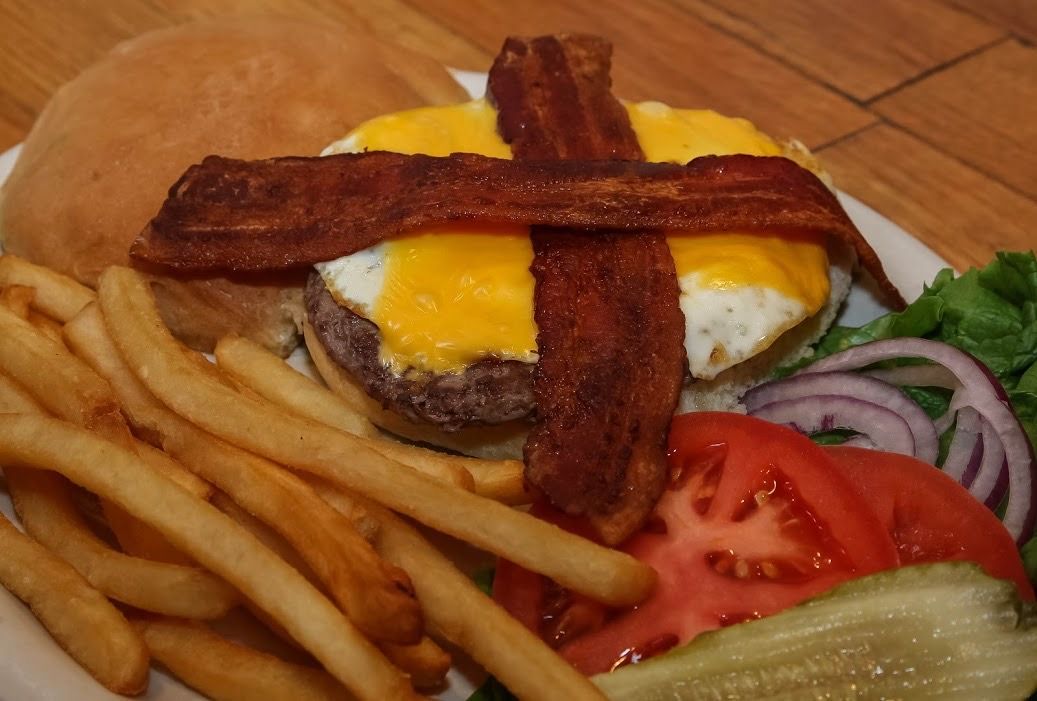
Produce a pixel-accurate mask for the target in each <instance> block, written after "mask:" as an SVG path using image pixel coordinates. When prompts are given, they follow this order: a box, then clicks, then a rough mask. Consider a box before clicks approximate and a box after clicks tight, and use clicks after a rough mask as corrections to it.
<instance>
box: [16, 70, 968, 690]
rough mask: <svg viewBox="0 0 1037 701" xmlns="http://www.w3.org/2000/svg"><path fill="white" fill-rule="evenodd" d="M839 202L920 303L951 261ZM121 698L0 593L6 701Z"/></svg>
mask: <svg viewBox="0 0 1037 701" xmlns="http://www.w3.org/2000/svg"><path fill="white" fill-rule="evenodd" d="M451 72H452V73H453V75H454V77H455V79H457V81H458V82H459V83H460V84H461V85H463V86H464V87H465V89H466V90H468V91H469V93H471V94H472V95H473V96H478V95H481V94H482V93H483V92H484V90H485V86H486V74H485V73H474V72H471V71H451ZM20 150H21V147H20V146H15V147H14V148H12V149H10V150H9V151H7V152H6V153H3V154H0V183H3V181H4V180H5V179H6V178H7V176H8V175H9V174H10V172H11V168H13V167H14V162H15V160H16V159H17V157H18V152H19V151H20ZM839 200H840V201H841V202H842V204H843V206H844V207H845V208H846V211H847V213H848V214H849V215H850V219H852V220H853V222H854V223H855V224H856V225H857V227H858V228H859V229H860V230H861V231H862V232H863V233H864V236H865V238H866V239H868V242H869V243H871V245H872V246H873V247H874V248H875V250H876V251H877V252H878V254H879V257H880V258H881V259H882V262H883V264H884V265H885V268H886V272H887V273H888V274H889V278H890V280H892V281H893V284H895V285H896V286H897V287H898V288H899V289H900V291H901V292H903V294H904V297H905V298H906V299H908V300H911V299H914V298H915V297H917V296H918V293H919V292H921V291H922V285H923V284H924V283H925V282H926V281H928V280H931V279H932V278H933V276H935V275H936V273H937V272H938V271H939V270H940V269H941V268H945V267H948V264H947V263H946V261H944V260H943V259H942V258H940V257H939V256H938V255H936V254H935V253H934V252H933V251H932V250H930V249H929V248H928V247H927V246H926V245H925V244H923V243H922V242H921V241H919V240H918V239H916V238H914V237H912V236H911V235H910V234H908V233H907V232H906V231H904V230H903V229H901V228H900V227H899V226H897V225H896V224H894V223H893V222H891V221H890V220H889V219H886V218H885V217H883V216H882V215H881V214H879V213H878V212H876V211H875V210H873V209H871V208H870V207H868V206H867V205H865V204H864V203H862V202H860V201H858V200H856V199H854V198H853V197H851V196H850V195H847V194H845V193H839ZM2 253H3V249H2V246H0V254H2ZM886 311H887V309H886V307H885V306H883V304H882V302H881V301H880V300H879V298H878V297H877V295H876V293H875V291H874V290H873V288H871V287H870V286H869V285H866V284H861V283H854V286H853V288H852V290H851V291H850V295H849V297H848V298H847V301H846V304H845V306H844V308H843V310H842V312H841V313H840V316H839V318H838V320H837V323H844V324H851V325H860V324H862V323H864V322H866V321H869V320H871V319H874V318H875V317H876V316H879V315H880V314H883V313H884V312H886ZM0 512H2V513H3V514H4V515H5V516H7V517H8V518H10V519H12V520H14V521H15V522H17V520H16V519H15V517H14V511H13V509H12V508H11V501H10V499H9V498H8V496H7V494H6V493H5V492H0ZM470 691H471V684H470V682H469V681H468V680H467V679H465V678H464V677H462V676H461V675H460V674H455V673H452V674H451V687H450V688H449V689H448V690H447V691H446V692H444V693H443V694H442V695H441V696H440V698H441V699H444V701H463V699H465V698H466V697H467V696H468V694H469V693H470ZM120 698H123V697H121V696H116V695H114V694H112V693H110V692H108V691H107V690H105V689H104V688H102V687H101V686H99V685H98V684H97V683H96V682H95V681H94V680H93V679H92V678H91V677H90V676H89V675H88V674H87V673H86V672H84V671H83V670H82V669H80V668H79V666H78V665H76V664H75V663H74V662H73V661H72V660H71V659H70V658H69V657H68V656H66V655H65V653H64V652H62V650H61V649H60V648H59V647H58V646H57V645H56V644H55V643H54V641H53V640H52V639H51V638H50V636H48V635H47V633H46V631H44V630H43V628H42V627H40V625H39V624H38V623H37V622H36V619H35V618H34V617H33V615H32V614H31V613H30V612H29V610H28V609H27V608H25V607H24V606H23V605H22V604H21V603H20V602H19V601H18V600H17V599H15V598H14V597H13V596H11V595H10V594H9V593H7V592H6V591H2V590H0V701H27V700H29V699H33V700H35V699H41V700H43V699H45V700H47V701H113V700H116V699H120ZM140 698H143V699H148V700H149V701H159V700H161V701H197V700H199V699H201V698H202V697H201V696H199V695H198V694H195V693H194V692H192V691H190V690H189V689H187V688H185V687H183V686H181V685H180V684H179V683H178V682H177V681H175V680H173V679H171V678H170V677H169V676H167V675H166V674H163V673H161V672H156V671H152V673H151V683H150V685H149V687H148V693H147V695H146V696H143V697H140Z"/></svg>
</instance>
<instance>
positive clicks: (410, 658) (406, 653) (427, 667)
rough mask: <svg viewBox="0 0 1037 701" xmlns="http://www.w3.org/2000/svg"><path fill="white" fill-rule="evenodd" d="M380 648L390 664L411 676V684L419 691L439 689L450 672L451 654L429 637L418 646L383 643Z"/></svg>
mask: <svg viewBox="0 0 1037 701" xmlns="http://www.w3.org/2000/svg"><path fill="white" fill-rule="evenodd" d="M378 647H379V648H380V649H381V651H382V652H384V653H385V656H386V657H388V658H389V661H390V662H392V663H393V664H394V665H396V666H397V667H399V668H400V669H402V670H403V671H404V672H406V673H407V675H408V676H410V681H411V683H412V684H413V685H414V686H415V687H417V688H418V689H437V688H439V687H440V686H442V685H443V682H444V681H445V680H446V675H447V672H449V671H450V665H451V662H452V660H451V659H450V653H448V652H447V651H446V650H444V649H443V648H441V647H440V646H439V645H437V644H436V642H435V641H434V640H432V638H430V637H428V636H427V635H426V636H425V637H423V638H422V639H421V640H420V641H419V642H418V643H417V644H416V645H394V644H392V643H383V644H381V645H379V646H378Z"/></svg>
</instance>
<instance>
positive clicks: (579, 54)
mask: <svg viewBox="0 0 1037 701" xmlns="http://www.w3.org/2000/svg"><path fill="white" fill-rule="evenodd" d="M611 54H612V47H611V45H610V44H609V43H608V42H607V41H605V40H604V39H600V38H598V37H586V36H572V37H553V36H548V37H538V38H536V39H531V40H522V39H516V38H510V39H508V40H507V41H506V42H505V44H504V48H503V49H502V50H501V53H500V54H499V55H498V57H497V60H496V61H495V62H494V65H493V68H492V69H491V70H490V82H489V88H490V94H491V95H492V96H493V98H494V100H495V101H496V103H497V108H498V130H499V131H500V133H501V136H502V137H503V138H504V140H505V141H507V142H509V143H510V144H511V150H512V155H513V156H514V157H515V159H516V160H520V161H522V160H524V161H529V160H544V159H558V160H573V159H583V160H586V159H595V158H604V159H622V160H629V161H633V160H643V159H644V154H643V153H642V151H641V147H640V146H639V145H638V143H637V136H636V135H635V134H634V130H633V128H632V127H631V126H630V121H629V118H628V117H627V113H626V110H624V109H623V106H622V105H621V104H620V103H619V101H618V100H616V98H615V97H613V96H612V92H611V90H610V84H611V79H610V77H609V69H610V63H611ZM532 239H533V252H534V259H533V265H532V267H531V270H532V271H533V276H534V277H535V278H536V291H535V295H534V313H535V318H536V322H537V329H538V333H537V347H538V351H539V354H540V360H539V361H538V362H537V366H536V369H535V370H534V371H533V395H534V397H535V398H536V405H537V423H536V425H535V426H534V427H533V430H532V431H530V433H529V438H528V439H527V441H526V445H525V451H524V453H525V460H526V472H525V474H526V479H527V480H528V481H529V482H530V483H531V484H533V485H534V486H536V487H537V488H538V489H539V490H540V491H541V492H542V493H543V494H544V495H546V496H547V498H548V499H549V500H550V501H551V503H553V504H554V505H555V506H557V507H559V508H561V509H563V510H564V511H566V512H567V513H569V514H571V515H579V516H586V517H588V520H589V522H590V524H591V526H592V527H593V528H594V530H595V531H596V532H597V533H598V535H599V537H600V538H601V539H602V540H603V541H604V542H606V543H609V544H617V543H620V542H622V541H623V540H626V538H628V537H629V536H630V535H631V534H633V533H634V532H635V531H636V530H637V529H639V528H640V527H641V525H642V524H643V523H644V521H645V519H646V518H647V517H648V514H649V513H651V511H652V509H653V508H654V507H655V503H656V502H657V501H658V499H659V495H660V494H661V493H662V490H663V485H664V482H665V478H666V435H667V432H668V429H669V426H670V421H671V419H672V418H673V412H674V409H676V407H677V399H678V397H679V396H680V389H681V382H682V380H683V377H684V363H685V352H684V345H683V341H684V315H683V314H682V313H681V310H680V306H679V304H678V300H679V297H680V288H679V287H678V284H677V274H676V271H675V270H674V265H673V258H672V257H671V256H670V250H669V247H668V246H667V245H666V237H665V236H664V235H663V234H662V232H660V231H659V230H648V229H646V230H635V231H631V232H627V233H618V232H614V231H608V230H605V231H599V232H593V233H591V232H587V231H585V230H583V231H581V230H576V229H552V228H546V227H542V226H535V227H533V230H532Z"/></svg>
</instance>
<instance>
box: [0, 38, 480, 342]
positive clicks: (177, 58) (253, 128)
mask: <svg viewBox="0 0 1037 701" xmlns="http://www.w3.org/2000/svg"><path fill="white" fill-rule="evenodd" d="M141 86H161V87H160V89H146V90H142V89H141ZM463 97H464V92H463V91H462V90H461V89H460V87H459V86H458V85H457V84H456V83H455V82H454V81H453V79H452V78H451V77H450V76H449V74H448V73H447V72H446V70H445V69H443V67H442V66H440V65H439V64H438V63H436V62H435V61H433V60H431V59H429V58H427V57H425V56H422V55H420V54H416V53H414V52H411V51H409V50H406V49H404V48H402V47H399V46H389V45H387V44H384V43H381V42H377V41H375V40H373V39H371V38H369V37H368V36H367V35H361V34H359V33H356V32H353V31H350V30H349V29H347V28H344V27H336V26H332V25H322V24H315V23H310V22H302V21H293V20H286V19H273V18H270V19H251V20H240V19H236V20H218V21H208V22H199V23H191V24H185V25H181V26H177V27H172V28H169V29H162V30H159V31H154V32H150V33H147V34H144V35H141V36H139V37H136V38H134V39H132V40H129V41H127V42H125V43H122V44H120V45H118V46H116V47H115V48H114V49H113V50H112V51H111V52H110V53H109V54H108V55H107V56H105V57H104V58H102V59H101V60H100V61H98V62H97V63H96V64H94V65H93V66H91V67H90V68H88V69H87V70H86V71H84V72H83V73H82V74H80V75H79V76H78V77H77V78H75V79H74V80H72V81H71V82H70V83H68V84H67V85H65V86H64V87H62V88H61V89H60V90H58V92H57V93H56V94H55V95H54V97H53V98H52V99H51V101H50V102H49V103H48V105H47V106H46V108H45V109H44V110H43V112H42V114H41V115H40V116H39V119H38V120H37V121H36V123H35V125H34V127H33V129H32V131H31V132H30V134H29V136H28V138H27V139H26V141H25V144H24V147H23V150H22V153H21V156H20V158H19V159H18V162H17V164H16V165H15V168H14V171H13V172H12V174H11V176H10V178H9V179H8V180H7V182H6V184H5V185H4V188H3V192H2V206H0V236H2V240H3V246H4V248H5V249H6V250H7V251H8V252H10V253H14V254H17V255H19V256H22V257H23V258H26V259H28V260H30V261H32V262H34V263H38V264H41V265H45V266H47V267H49V268H53V269H54V270H57V271H60V272H62V273H66V274H68V275H70V276H72V277H74V278H76V279H77V280H79V281H80V282H82V283H84V284H86V285H89V286H94V285H96V283H97V279H98V276H99V275H100V273H101V271H102V270H104V269H105V268H106V267H108V266H109V265H126V264H128V262H129V257H128V254H127V251H128V248H129V245H130V242H131V241H132V240H133V238H134V237H135V236H136V235H137V234H138V233H139V232H140V230H141V229H142V228H143V227H144V225H145V224H146V223H147V222H148V220H149V219H150V218H151V217H152V216H154V214H155V212H156V211H158V208H159V206H160V205H161V204H162V201H163V199H164V198H165V196H166V192H167V190H168V189H169V185H170V184H171V183H173V182H174V181H175V180H176V178H177V177H178V176H179V175H180V173H181V172H183V170H184V169H185V168H187V167H188V166H189V165H190V164H192V163H195V162H197V161H199V160H201V159H202V158H203V157H205V156H207V155H209V154H211V153H220V154H225V155H229V156H235V157H239V158H266V157H271V156H278V155H285V154H303V155H306V154H309V155H315V154H317V153H318V152H319V151H320V149H321V148H323V147H324V146H326V145H327V144H328V142H329V141H331V140H333V139H335V138H337V137H338V136H340V135H341V134H342V133H343V132H345V131H347V130H349V129H350V128H351V127H353V126H355V125H357V124H359V123H361V122H363V121H364V120H366V119H369V118H371V117H374V116H376V115H378V114H380V113H382V112H385V111H387V110H389V111H392V110H401V109H407V108H412V107H417V106H419V105H426V104H446V103H451V102H456V101H458V100H460V99H462V98H463ZM152 286H153V289H154V291H155V295H156V297H157V299H158V303H159V306H160V309H161V311H162V314H163V318H164V319H165V321H166V323H167V324H168V325H169V326H170V328H171V329H172V330H173V331H174V333H175V334H176V335H177V336H179V337H180V338H181V339H182V340H184V341H185V342H186V343H188V344H189V345H191V346H192V347H194V348H197V349H199V350H205V351H211V350H212V348H213V346H214V345H215V342H216V340H217V339H219V338H220V337H221V336H223V335H225V334H227V333H237V334H240V335H242V336H246V337H248V338H250V339H252V340H254V341H256V342H257V343H260V344H262V345H264V346H265V347H267V348H269V349H271V350H273V351H275V352H277V353H278V354H280V355H282V356H284V355H287V354H288V353H289V352H290V351H291V350H292V348H294V347H295V346H296V345H297V343H298V338H299V323H300V321H301V318H302V293H301V289H302V277H300V275H298V274H264V275H233V274H218V275H204V276H192V277H191V278H190V279H188V278H183V277H178V278H173V277H170V276H168V275H162V274H157V275H155V276H153V277H152Z"/></svg>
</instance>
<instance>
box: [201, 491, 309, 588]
mask: <svg viewBox="0 0 1037 701" xmlns="http://www.w3.org/2000/svg"><path fill="white" fill-rule="evenodd" d="M210 501H211V502H212V505H213V506H215V507H216V508H217V509H219V510H220V511H222V512H223V513H225V514H226V515H227V516H229V517H230V518H231V520H233V521H234V522H235V523H237V524H238V525H239V526H241V527H242V528H244V529H245V530H246V531H248V532H249V533H251V534H252V535H253V536H255V538H256V540H258V541H259V542H260V543H262V544H263V545H265V546H266V547H268V548H270V549H271V550H272V551H273V552H274V553H276V554H277V556H278V557H280V558H281V559H282V560H284V561H285V562H287V563H288V564H289V565H291V566H292V567H294V568H295V569H296V570H298V571H299V574H301V575H302V576H303V577H306V579H308V580H309V581H310V583H311V584H315V585H318V586H319V582H320V580H319V579H317V575H315V574H314V573H313V570H311V569H310V566H309V565H307V564H306V561H305V560H303V559H302V558H301V557H300V556H299V553H297V552H296V551H295V549H294V548H292V546H291V545H289V544H288V541H287V540H285V539H284V538H283V537H282V536H281V535H280V534H279V533H278V532H277V531H275V530H274V529H273V528H271V527H270V526H268V525H266V524H265V523H263V522H262V521H260V520H259V519H258V518H256V517H255V516H253V515H252V514H250V513H249V512H247V511H245V510H244V509H243V508H241V507H240V506H239V505H238V503H237V502H236V501H234V500H233V499H231V498H230V497H229V496H227V494H226V493H225V492H216V493H215V494H213V495H212V499H211V500H210Z"/></svg>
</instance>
